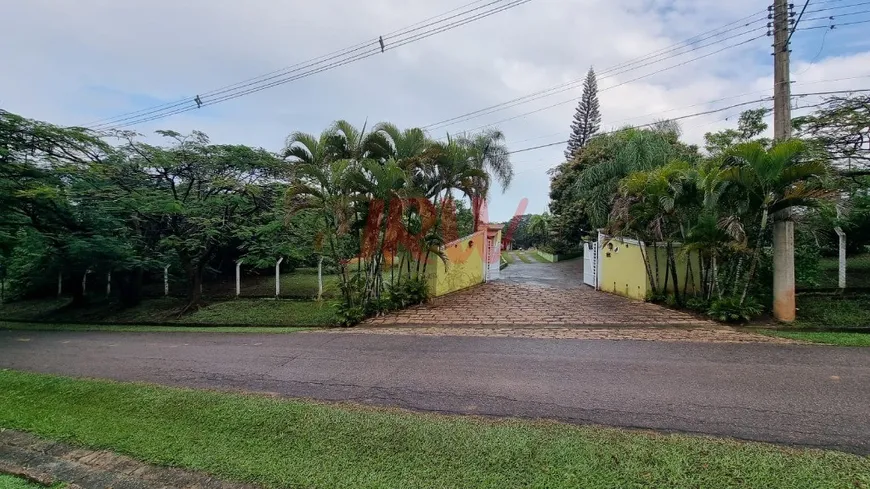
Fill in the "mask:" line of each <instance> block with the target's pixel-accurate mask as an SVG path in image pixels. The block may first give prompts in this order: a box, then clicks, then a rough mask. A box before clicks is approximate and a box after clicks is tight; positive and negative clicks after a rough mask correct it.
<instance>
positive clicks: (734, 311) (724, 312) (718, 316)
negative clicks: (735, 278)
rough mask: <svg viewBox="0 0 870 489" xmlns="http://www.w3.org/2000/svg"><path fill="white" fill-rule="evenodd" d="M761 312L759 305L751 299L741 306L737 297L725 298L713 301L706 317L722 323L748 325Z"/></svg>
mask: <svg viewBox="0 0 870 489" xmlns="http://www.w3.org/2000/svg"><path fill="white" fill-rule="evenodd" d="M763 311H764V309H763V308H762V307H761V304H759V303H758V301H756V300H755V299H753V298H751V297H750V298H747V299H746V300H745V301H744V302H743V304H740V298H739V297H725V298H722V299H715V300H713V302H711V303H710V309H708V310H707V315H708V316H710V317H711V318H713V319H715V320H716V321H721V322H723V323H748V322H749V321H751V320H752V319H753V318H755V317H757V316H759V315H761V313H762V312H763Z"/></svg>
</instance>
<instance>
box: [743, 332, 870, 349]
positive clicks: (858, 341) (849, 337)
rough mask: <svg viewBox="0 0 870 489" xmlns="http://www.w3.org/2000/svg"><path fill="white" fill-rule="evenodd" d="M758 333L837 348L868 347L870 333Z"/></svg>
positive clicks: (869, 344)
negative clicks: (835, 346)
mask: <svg viewBox="0 0 870 489" xmlns="http://www.w3.org/2000/svg"><path fill="white" fill-rule="evenodd" d="M758 332H759V333H761V334H765V335H768V336H779V337H781V338H789V339H792V340H800V341H809V342H811V343H823V344H826V345H837V346H870V333H843V332H816V331H799V330H778V329H762V330H758Z"/></svg>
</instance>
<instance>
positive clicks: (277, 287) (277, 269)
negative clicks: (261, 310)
mask: <svg viewBox="0 0 870 489" xmlns="http://www.w3.org/2000/svg"><path fill="white" fill-rule="evenodd" d="M282 261H284V257H283V256H282V257H281V258H278V262H277V263H275V298H276V299H277V298H278V296H280V295H281V262H282Z"/></svg>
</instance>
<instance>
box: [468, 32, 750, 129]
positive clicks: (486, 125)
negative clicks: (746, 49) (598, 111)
mask: <svg viewBox="0 0 870 489" xmlns="http://www.w3.org/2000/svg"><path fill="white" fill-rule="evenodd" d="M762 37H766V34H761V35H759V36H756V37H753V38H751V39H747V40H745V41H742V42H739V43H736V44H731V45H729V46H725V47H724V48H722V49H718V50H716V51H712V52H710V53H707V54H704V55H702V56H698V57H695V58H692V59H689V60H685V61H683V62H680V63H677V64H675V65H671V66H668V67H666V68H662V69H660V70H656V71H653V72H652V73H647V74H645V75H641V76H639V77H636V78H632V79H631V80H626V81H624V82H621V83H618V84H616V85H613V86H610V87H607V88H605V89H603V90H599V93H600V92H604V91H607V90H610V89H613V88H617V87H621V86H623V85H627V84H629V83H633V82H636V81H638V80H642V79H644V78H649V77H651V76H653V75H657V74H659V73H663V72H665V71H668V70H672V69H674V68H678V67H680V66H684V65H687V64H689V63H692V62H694V61H697V60H699V59H703V58H707V57H710V56H712V55H714V54H718V53H721V52H722V51H726V50H728V49H732V48H735V47H738V46H741V45H744V44H748V43H750V42H752V41H755V40H757V39H761V38H762ZM576 100H577V97H574V98H571V99H568V100H563V101H561V102H557V103H555V104H552V105H547V106H544V107H541V108H539V109H535V110H532V111H529V112H524V113H522V114H518V115H515V116H512V117H508V118H506V119H502V120H499V121H496V122H492V123H489V124H484V125H481V126H478V127H475V128H473V129H469V131H472V132H473V131H477V130H479V129H483V128H486V127H490V126H494V125H496V124H501V123H503V122H508V121H512V120H515V119H519V118H521V117H526V116H528V115H532V114H536V113H538V112H543V111H545V110H549V109H552V108H555V107H559V106H561V105H565V104H567V103H572V102H575V101H576Z"/></svg>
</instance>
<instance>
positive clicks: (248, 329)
mask: <svg viewBox="0 0 870 489" xmlns="http://www.w3.org/2000/svg"><path fill="white" fill-rule="evenodd" d="M4 329H5V330H12V331H106V332H114V333H269V334H283V333H297V332H299V331H308V330H311V329H314V328H306V327H285V326H274V327H272V326H153V325H147V324H55V323H17V322H15V323H11V322H8V321H2V320H0V330H4Z"/></svg>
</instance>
